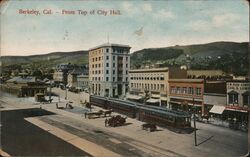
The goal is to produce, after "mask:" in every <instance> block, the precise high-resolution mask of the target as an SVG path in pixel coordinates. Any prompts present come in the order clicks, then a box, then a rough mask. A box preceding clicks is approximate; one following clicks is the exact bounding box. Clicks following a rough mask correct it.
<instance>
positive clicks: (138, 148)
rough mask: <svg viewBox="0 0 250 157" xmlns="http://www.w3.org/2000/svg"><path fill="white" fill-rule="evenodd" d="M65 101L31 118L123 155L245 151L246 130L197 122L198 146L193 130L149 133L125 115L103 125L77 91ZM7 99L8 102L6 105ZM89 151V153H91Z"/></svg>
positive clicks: (213, 155)
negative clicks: (123, 120) (118, 122)
mask: <svg viewBox="0 0 250 157" xmlns="http://www.w3.org/2000/svg"><path fill="white" fill-rule="evenodd" d="M58 90H60V89H56V88H55V89H53V92H55V93H58V94H59V95H60V97H61V98H63V96H64V94H65V93H64V91H60V92H57V91H58ZM81 95H82V93H81ZM20 99H22V101H20ZM68 100H70V101H72V102H73V106H75V107H74V109H72V110H70V109H67V110H65V109H56V106H55V102H52V104H42V106H41V107H42V108H43V109H44V110H47V111H50V112H52V113H54V114H52V115H44V116H37V117H34V118H36V119H37V120H40V121H42V122H45V123H46V124H48V125H51V126H54V127H57V128H59V129H61V130H64V131H66V132H68V133H71V134H74V135H76V136H78V137H80V138H82V139H85V140H87V141H90V142H92V143H95V144H97V145H98V146H97V147H100V148H102V149H107V150H109V151H112V152H114V153H117V154H120V155H122V156H188V157H189V156H190V157H191V156H192V157H193V156H194V157H196V156H197V157H199V156H210V157H216V156H232V157H233V156H243V155H245V154H246V153H247V133H244V132H240V131H234V130H230V129H228V128H223V127H218V126H214V125H210V124H205V123H199V122H197V124H196V125H197V129H198V130H197V144H198V146H196V147H195V146H194V135H193V133H191V134H179V133H175V132H173V131H170V130H168V129H166V128H161V127H158V129H157V131H155V132H148V131H145V130H142V129H141V125H142V124H143V122H140V121H138V120H136V119H131V118H127V123H128V125H125V126H121V127H116V128H112V127H105V125H104V121H105V118H96V119H85V118H84V116H83V113H84V112H85V111H86V109H84V108H82V107H79V106H81V105H79V103H77V102H79V94H75V93H71V92H69V93H68ZM1 101H3V102H5V104H3V105H4V106H6V107H5V108H4V110H7V108H10V106H12V105H10V104H14V106H12V107H13V108H27V107H28V106H29V107H32V108H34V107H40V105H38V104H35V103H34V102H33V103H32V101H31V100H30V99H29V98H14V97H10V96H9V97H8V96H6V95H5V96H4V97H2V98H1ZM8 102H11V103H9V104H8ZM18 102H19V103H18ZM65 102H66V101H65V100H63V99H61V103H59V105H61V106H65ZM16 103H17V104H16ZM7 104H8V105H7ZM99 109H100V108H98V107H94V109H93V110H94V111H98V110H99ZM2 110H3V109H2ZM3 127H4V125H3ZM33 138H34V139H36V138H35V137H33ZM30 142H31V141H30ZM31 143H32V142H31ZM83 149H84V148H83ZM6 151H7V150H6ZM7 152H8V151H7ZM88 153H89V154H91V152H88ZM10 154H11V153H10Z"/></svg>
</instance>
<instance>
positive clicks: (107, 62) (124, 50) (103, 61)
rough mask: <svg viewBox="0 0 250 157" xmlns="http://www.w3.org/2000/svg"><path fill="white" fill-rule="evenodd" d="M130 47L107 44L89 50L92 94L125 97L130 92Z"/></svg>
mask: <svg viewBox="0 0 250 157" xmlns="http://www.w3.org/2000/svg"><path fill="white" fill-rule="evenodd" d="M130 48H131V47H130V46H128V45H120V44H112V43H106V44H102V45H100V46H97V47H94V48H91V49H90V50H89V81H90V82H89V85H90V92H91V94H96V95H100V96H105V97H123V96H125V94H126V92H127V90H128V83H129V82H128V70H129V69H130V54H129V51H130Z"/></svg>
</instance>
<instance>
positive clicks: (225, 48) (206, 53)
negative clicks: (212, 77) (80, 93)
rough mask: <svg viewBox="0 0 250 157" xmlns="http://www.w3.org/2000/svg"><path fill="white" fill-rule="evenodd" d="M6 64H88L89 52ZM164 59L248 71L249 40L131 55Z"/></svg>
mask: <svg viewBox="0 0 250 157" xmlns="http://www.w3.org/2000/svg"><path fill="white" fill-rule="evenodd" d="M1 61H2V64H3V65H4V66H8V65H15V64H19V65H22V66H32V67H41V66H42V67H46V66H47V67H53V66H55V65H56V64H59V63H66V62H71V63H72V64H86V63H88V52H87V51H73V52H53V53H49V54H44V55H32V56H2V57H1ZM157 62H161V63H162V64H163V66H179V65H186V64H187V63H188V64H190V66H191V68H192V69H222V70H224V71H225V72H229V73H234V74H237V75H246V74H247V72H248V67H249V66H248V65H249V63H248V62H249V60H248V42H243V43H237V42H213V43H207V44H197V45H183V46H180V45H175V46H171V47H163V48H146V49H142V50H139V51H136V52H134V53H132V54H131V66H132V67H133V68H140V67H141V66H142V65H145V64H154V63H157Z"/></svg>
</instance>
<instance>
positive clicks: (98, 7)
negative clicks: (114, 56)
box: [0, 0, 249, 56]
mask: <svg viewBox="0 0 250 157" xmlns="http://www.w3.org/2000/svg"><path fill="white" fill-rule="evenodd" d="M20 10H21V12H20ZM27 10H29V11H32V10H33V11H39V13H40V14H39V15H35V14H24V12H25V11H26V12H27ZM44 10H45V11H47V13H48V10H51V12H52V14H45V13H46V12H44ZM78 10H82V11H83V12H82V13H87V14H81V15H79V14H78ZM110 10H116V11H119V12H120V14H119V15H111V14H110ZM63 11H64V13H65V12H67V13H69V11H71V12H72V11H73V12H75V14H62V12H63ZM93 11H94V12H93ZM104 11H106V12H108V14H107V15H106V16H105V15H104V14H103V12H104ZM248 15H249V8H248V3H247V2H246V1H245V0H164V1H163V0H162V1H161V0H158V1H150V0H145V1H140V0H134V1H122V0H120V1H115V0H113V1H112V0H108V1H87V0H71V1H69V0H61V1H60V0H57V1H52V0H44V1H34V0H10V1H7V2H4V3H2V4H1V15H0V16H1V19H0V20H1V24H0V26H1V27H0V31H1V40H0V42H1V45H0V48H1V55H2V56H6V55H8V56H12V55H18V56H25V55H35V54H46V53H49V52H59V51H60V52H67V51H78V50H88V49H90V48H92V47H95V46H98V45H101V44H103V43H107V42H110V43H116V44H124V45H129V46H131V52H134V51H136V50H140V49H144V48H156V47H168V46H174V45H189V44H202V43H209V42H215V41H235V42H247V41H249V16H248Z"/></svg>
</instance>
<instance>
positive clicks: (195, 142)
mask: <svg viewBox="0 0 250 157" xmlns="http://www.w3.org/2000/svg"><path fill="white" fill-rule="evenodd" d="M192 97H193V115H194V145H195V146H197V137H196V115H195V114H196V107H195V105H194V88H193V89H192Z"/></svg>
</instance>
